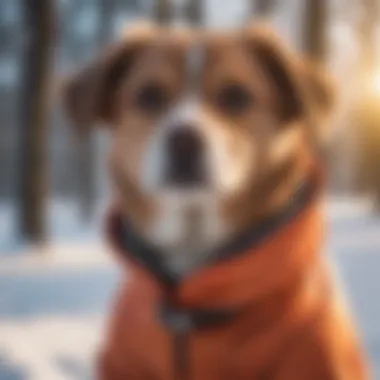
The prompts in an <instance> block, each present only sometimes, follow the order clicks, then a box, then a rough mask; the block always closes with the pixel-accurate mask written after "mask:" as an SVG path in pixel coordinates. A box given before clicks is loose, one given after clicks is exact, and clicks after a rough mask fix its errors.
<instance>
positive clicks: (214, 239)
mask: <svg viewBox="0 0 380 380" xmlns="http://www.w3.org/2000/svg"><path fill="white" fill-rule="evenodd" d="M151 199H152V201H153V203H154V205H155V207H154V212H153V213H152V216H151V220H150V221H149V225H148V226H147V229H146V231H145V235H146V237H147V238H148V239H149V241H150V243H152V244H153V245H155V246H156V247H157V248H159V250H160V252H162V254H163V255H164V260H166V262H167V264H168V265H169V266H170V267H171V269H172V270H173V271H175V272H179V273H184V272H186V271H189V270H191V269H192V268H194V267H196V266H197V263H199V262H201V261H202V260H203V259H204V258H205V256H206V255H207V252H210V251H211V250H212V249H213V248H214V247H216V246H217V245H219V244H222V242H223V240H224V239H226V237H228V231H229V226H228V222H227V220H226V219H225V218H224V217H223V213H222V200H221V197H220V194H218V193H216V192H215V191H214V190H212V189H210V188H207V187H186V188H184V187H175V186H172V187H166V188H162V189H161V190H160V191H159V192H157V193H156V194H155V195H154V196H151Z"/></svg>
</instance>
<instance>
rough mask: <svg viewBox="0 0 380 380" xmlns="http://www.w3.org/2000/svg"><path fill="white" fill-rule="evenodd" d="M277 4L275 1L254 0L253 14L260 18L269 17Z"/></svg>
mask: <svg viewBox="0 0 380 380" xmlns="http://www.w3.org/2000/svg"><path fill="white" fill-rule="evenodd" d="M275 3H276V1H275V0H253V1H252V12H251V13H252V14H253V15H254V16H255V15H257V16H258V17H260V18H263V17H268V16H269V15H270V14H271V13H272V11H273V8H274V6H275Z"/></svg>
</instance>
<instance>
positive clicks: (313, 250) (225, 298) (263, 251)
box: [107, 179, 323, 309]
mask: <svg viewBox="0 0 380 380" xmlns="http://www.w3.org/2000/svg"><path fill="white" fill-rule="evenodd" d="M316 182H317V181H315V180H313V179H310V180H308V181H306V182H305V183H304V184H303V185H302V186H301V187H300V188H299V189H298V191H297V192H296V194H295V196H294V197H293V198H292V200H291V201H290V202H289V203H288V204H287V205H286V206H285V207H284V208H283V209H282V210H280V211H279V212H278V213H277V214H275V215H273V216H271V217H270V218H268V219H267V220H265V221H263V223H261V224H260V226H259V227H255V228H251V229H250V230H248V231H247V232H246V233H244V234H242V235H241V236H240V237H238V238H237V239H235V240H234V241H231V242H230V243H228V244H227V245H226V246H224V247H221V248H220V249H219V250H218V251H216V252H215V254H213V255H210V256H209V257H212V258H213V259H212V261H209V262H207V263H205V265H204V267H203V268H202V269H200V270H198V271H197V272H196V273H193V274H192V275H190V276H189V277H186V278H178V277H177V276H175V275H174V274H173V273H172V272H171V271H170V270H168V268H166V266H165V265H164V263H163V262H161V261H160V259H159V258H160V257H161V255H159V254H158V252H157V251H156V250H155V249H154V248H152V247H151V246H149V245H148V244H147V243H146V242H145V241H144V240H142V239H141V238H140V237H139V236H138V235H137V234H135V233H134V232H133V231H132V229H131V228H130V227H129V226H128V225H127V224H126V223H125V221H124V220H123V216H122V215H121V213H120V210H118V209H117V208H116V209H114V210H112V211H111V213H110V215H109V218H108V220H107V233H108V237H109V239H110V241H111V243H112V245H113V246H114V249H115V250H116V252H117V253H118V255H119V256H122V257H126V258H128V259H129V261H130V262H131V263H132V265H136V266H137V267H139V269H143V270H144V271H145V272H147V273H148V274H149V275H150V276H151V277H153V278H154V279H155V281H157V283H158V285H159V286H160V287H162V288H163V289H164V291H165V292H166V293H167V294H170V296H171V297H174V298H175V299H176V301H175V302H176V303H180V304H182V305H185V306H186V307H187V306H188V307H190V308H193V307H196V308H202V307H207V308H210V305H211V306H212V307H213V308H215V309H225V308H230V307H240V306H241V305H244V304H246V303H250V302H251V301H252V300H253V299H257V298H260V297H263V296H264V295H265V294H266V293H270V292H272V291H274V290H275V289H279V288H281V286H283V285H284V284H286V283H288V282H289V281H292V279H294V278H295V276H297V275H298V274H297V272H299V273H302V272H304V270H305V267H307V266H308V265H310V263H311V262H312V261H313V260H314V259H315V256H316V255H317V254H318V252H319V251H320V250H321V245H322V243H323V220H322V219H323V218H322V215H321V211H320V206H319V203H320V202H319V198H320V197H319V196H320V191H319V186H318V184H317V183H316Z"/></svg>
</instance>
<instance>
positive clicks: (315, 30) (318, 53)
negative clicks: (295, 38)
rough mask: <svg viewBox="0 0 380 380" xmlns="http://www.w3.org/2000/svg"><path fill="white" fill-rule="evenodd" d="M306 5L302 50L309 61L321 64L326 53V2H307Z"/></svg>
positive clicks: (318, 0)
mask: <svg viewBox="0 0 380 380" xmlns="http://www.w3.org/2000/svg"><path fill="white" fill-rule="evenodd" d="M306 4H307V5H306V15H305V19H304V20H305V24H304V36H305V40H304V50H305V53H306V55H307V56H309V57H310V58H311V59H313V60H315V61H319V62H323V61H324V59H325V58H326V53H327V51H326V42H327V41H326V29H327V15H328V0H308V1H307V3H306Z"/></svg>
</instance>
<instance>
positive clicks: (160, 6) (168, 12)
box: [153, 0, 173, 24]
mask: <svg viewBox="0 0 380 380" xmlns="http://www.w3.org/2000/svg"><path fill="white" fill-rule="evenodd" d="M172 16H173V4H172V2H171V0H156V1H154V6H153V19H154V20H155V21H157V22H158V23H159V24H168V23H169V22H170V20H171V18H172Z"/></svg>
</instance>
